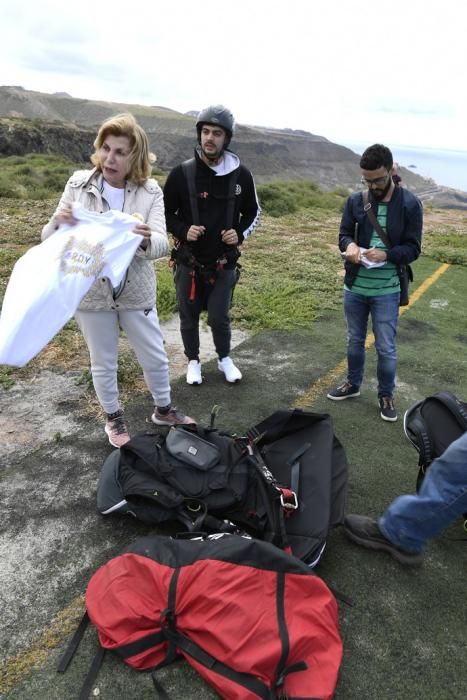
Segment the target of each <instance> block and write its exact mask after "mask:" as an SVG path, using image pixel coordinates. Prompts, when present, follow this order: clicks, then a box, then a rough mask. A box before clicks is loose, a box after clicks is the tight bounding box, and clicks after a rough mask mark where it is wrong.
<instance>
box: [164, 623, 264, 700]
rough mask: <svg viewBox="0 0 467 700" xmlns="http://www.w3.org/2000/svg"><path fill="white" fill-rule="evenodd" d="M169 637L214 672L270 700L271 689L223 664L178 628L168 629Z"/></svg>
mask: <svg viewBox="0 0 467 700" xmlns="http://www.w3.org/2000/svg"><path fill="white" fill-rule="evenodd" d="M166 635H167V638H168V639H169V640H170V642H171V643H172V644H173V645H174V646H175V647H178V648H179V649H181V650H182V651H183V652H184V653H185V654H188V656H191V658H193V659H195V661H197V662H198V663H200V664H202V665H203V666H205V667H206V668H209V669H210V670H211V671H213V672H214V673H218V674H219V675H221V676H224V677H225V678H228V679H229V680H231V681H234V682H235V683H238V684H239V685H241V686H242V687H244V688H247V689H248V690H249V691H250V692H252V693H255V694H256V695H257V696H258V697H260V698H263V699H264V700H270V698H271V691H270V690H269V688H268V687H267V686H266V685H265V684H264V683H262V681H260V680H259V678H256V677H255V676H253V675H251V674H249V673H242V672H241V671H235V670H234V669H233V668H230V666H227V665H226V664H223V663H222V662H221V661H218V660H217V659H216V658H215V657H214V656H211V654H208V652H206V651H204V649H202V648H201V647H200V646H199V645H198V644H195V642H192V641H191V640H190V639H188V637H185V636H184V635H183V634H181V633H180V632H179V631H178V630H176V629H173V628H167V629H166Z"/></svg>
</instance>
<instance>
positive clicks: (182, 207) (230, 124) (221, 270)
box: [164, 105, 260, 384]
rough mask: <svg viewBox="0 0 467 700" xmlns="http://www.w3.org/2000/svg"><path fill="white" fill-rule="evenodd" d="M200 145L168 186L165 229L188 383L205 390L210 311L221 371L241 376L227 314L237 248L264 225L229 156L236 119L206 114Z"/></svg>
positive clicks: (240, 169) (215, 111) (244, 173)
mask: <svg viewBox="0 0 467 700" xmlns="http://www.w3.org/2000/svg"><path fill="white" fill-rule="evenodd" d="M196 130H197V134H198V144H197V146H196V148H195V155H194V158H192V159H191V160H189V161H186V162H185V163H182V164H181V165H178V166H177V167H175V168H174V169H173V170H172V171H171V173H170V174H169V176H168V178H167V182H166V185H165V187H164V201H165V215H166V221H167V230H168V231H169V232H170V233H171V234H173V236H174V238H175V241H176V243H175V246H176V247H175V250H174V253H173V258H174V259H175V263H176V269H175V285H176V290H177V302H178V309H179V313H180V331H181V334H182V340H183V345H184V348H185V355H186V356H187V358H188V368H187V375H186V380H187V382H188V384H201V382H202V374H201V363H200V359H199V317H200V313H201V311H202V310H203V309H206V310H207V312H208V324H209V326H210V328H211V331H212V337H213V341H214V346H215V348H216V352H217V354H218V368H219V370H220V371H221V372H223V374H224V376H225V378H226V380H227V381H228V382H231V383H234V382H238V381H240V379H241V378H242V374H241V372H240V370H239V369H238V368H237V367H236V366H235V365H234V363H233V361H232V359H231V358H230V357H229V353H230V338H231V331H230V317H229V309H230V303H231V299H232V294H233V289H234V287H235V284H236V282H237V279H238V269H237V260H238V257H239V256H240V252H239V250H238V247H239V246H240V245H241V244H242V243H243V241H244V240H245V239H246V238H248V236H249V235H250V234H251V233H252V232H253V230H254V229H255V227H256V226H257V224H258V220H259V214H260V207H259V204H258V199H257V197H256V190H255V185H254V182H253V177H252V175H251V173H250V171H249V170H248V169H247V168H245V166H244V165H241V163H240V159H239V158H238V156H237V155H236V154H235V153H233V152H232V151H230V150H228V146H229V144H230V140H231V138H232V136H233V133H234V118H233V115H232V113H231V112H230V110H229V109H227V108H226V107H224V106H223V105H213V106H210V107H207V108H206V109H203V110H202V111H201V112H200V113H199V115H198V119H197V121H196Z"/></svg>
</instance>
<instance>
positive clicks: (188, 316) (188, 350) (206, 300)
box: [175, 264, 238, 360]
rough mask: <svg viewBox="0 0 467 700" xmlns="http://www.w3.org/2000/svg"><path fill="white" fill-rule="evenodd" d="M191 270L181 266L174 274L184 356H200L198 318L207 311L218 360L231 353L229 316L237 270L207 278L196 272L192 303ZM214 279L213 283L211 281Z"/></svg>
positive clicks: (203, 274)
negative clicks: (211, 278) (202, 312)
mask: <svg viewBox="0 0 467 700" xmlns="http://www.w3.org/2000/svg"><path fill="white" fill-rule="evenodd" d="M191 273H192V268H190V267H187V266H186V265H182V264H178V265H177V268H176V271H175V286H176V291H177V304H178V312H179V314H180V332H181V334H182V340H183V346H184V348H185V355H186V356H187V358H188V360H196V359H198V357H199V317H200V314H201V311H203V309H207V312H208V325H209V326H210V328H211V331H212V339H213V341H214V347H215V348H216V352H217V354H218V356H219V358H221V359H222V358H223V357H227V355H228V354H229V353H230V338H231V331H230V317H229V310H230V304H231V301H232V293H233V289H234V287H235V284H236V282H237V279H238V273H237V270H236V269H234V270H225V269H221V270H217V271H215V272H214V273H213V275H211V276H210V275H208V274H206V275H205V273H204V272H203V271H202V270H201V271H200V270H197V271H196V277H195V298H194V300H193V301H191V300H190V293H191V290H192V275H191ZM212 276H215V281H214V283H213V284H212V283H211V282H209V278H210V277H212Z"/></svg>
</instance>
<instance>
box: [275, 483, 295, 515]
mask: <svg viewBox="0 0 467 700" xmlns="http://www.w3.org/2000/svg"><path fill="white" fill-rule="evenodd" d="M278 489H279V492H280V494H281V506H282V508H285V510H297V509H298V498H297V494H296V493H295V491H292V490H291V489H281V488H279V487H278ZM286 499H291V502H290V501H289V500H286Z"/></svg>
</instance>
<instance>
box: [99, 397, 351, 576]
mask: <svg viewBox="0 0 467 700" xmlns="http://www.w3.org/2000/svg"><path fill="white" fill-rule="evenodd" d="M347 471H348V469H347V460H346V457H345V453H344V450H343V448H342V446H341V444H340V443H339V441H338V440H337V438H336V437H335V435H334V432H333V428H332V422H331V419H330V417H329V416H328V415H326V414H317V413H308V412H304V411H299V410H292V411H286V410H283V411H276V412H275V413H274V414H272V415H271V416H270V417H269V418H267V419H266V420H264V421H262V422H261V423H258V424H257V425H256V426H254V427H253V428H252V429H251V430H249V431H248V432H247V433H246V435H245V436H243V437H235V436H233V435H229V434H225V433H219V432H218V431H217V430H215V429H214V427H213V425H212V424H211V425H210V426H209V427H205V428H203V427H201V426H196V427H193V426H192V427H188V426H177V427H176V428H171V429H170V430H169V432H168V434H167V435H160V434H158V435H150V434H146V435H137V436H135V437H134V438H132V439H131V440H130V441H129V442H128V443H127V444H126V445H124V446H123V447H122V448H121V449H120V450H115V451H114V452H112V453H111V455H110V456H109V457H108V458H107V460H106V462H105V463H104V465H103V468H102V473H101V477H100V481H99V486H98V493H97V504H98V509H99V511H100V512H101V513H102V514H103V515H109V514H112V513H118V514H129V515H133V516H134V517H136V518H138V519H139V520H143V521H145V522H147V523H150V524H155V525H157V524H160V523H162V522H164V521H173V520H175V521H179V522H181V523H183V525H184V526H185V527H186V529H187V530H188V531H190V532H197V531H202V532H206V531H208V532H209V531H212V532H244V531H245V532H247V533H249V534H251V535H253V536H254V537H258V538H260V539H264V540H266V541H268V542H271V543H273V544H276V545H277V546H279V547H281V548H282V549H291V550H292V551H293V553H294V554H295V555H296V556H297V557H299V558H300V559H303V560H304V561H306V562H308V563H309V564H310V565H311V566H313V565H315V564H316V563H317V562H318V561H319V558H320V556H321V554H322V552H323V551H324V548H325V544H326V537H327V534H328V531H329V529H330V528H331V527H333V526H335V525H339V524H341V523H342V520H343V517H344V508H345V500H346V493H347Z"/></svg>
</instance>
